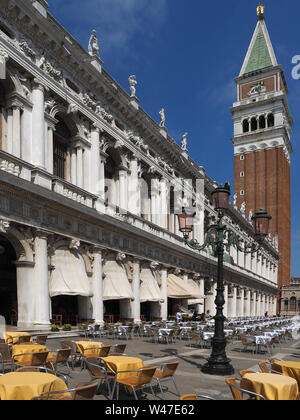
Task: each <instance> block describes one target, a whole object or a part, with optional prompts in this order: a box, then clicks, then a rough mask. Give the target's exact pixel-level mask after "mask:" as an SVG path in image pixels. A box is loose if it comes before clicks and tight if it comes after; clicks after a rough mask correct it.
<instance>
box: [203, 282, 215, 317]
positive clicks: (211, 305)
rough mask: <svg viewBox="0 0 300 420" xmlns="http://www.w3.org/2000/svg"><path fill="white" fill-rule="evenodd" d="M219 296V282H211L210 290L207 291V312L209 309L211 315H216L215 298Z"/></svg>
mask: <svg viewBox="0 0 300 420" xmlns="http://www.w3.org/2000/svg"><path fill="white" fill-rule="evenodd" d="M216 296H217V283H216V282H215V281H213V282H211V284H210V290H209V291H208V292H207V293H206V301H205V312H207V311H209V312H210V315H211V316H215V315H216V305H215V300H216Z"/></svg>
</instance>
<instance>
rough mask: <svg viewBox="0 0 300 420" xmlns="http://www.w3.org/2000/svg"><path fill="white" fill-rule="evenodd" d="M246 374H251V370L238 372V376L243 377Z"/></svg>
mask: <svg viewBox="0 0 300 420" xmlns="http://www.w3.org/2000/svg"><path fill="white" fill-rule="evenodd" d="M246 373H253V372H252V371H251V370H240V375H241V377H243V376H244V375H246Z"/></svg>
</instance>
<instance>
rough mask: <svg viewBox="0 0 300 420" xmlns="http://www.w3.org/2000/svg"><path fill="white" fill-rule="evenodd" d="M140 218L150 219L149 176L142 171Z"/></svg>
mask: <svg viewBox="0 0 300 420" xmlns="http://www.w3.org/2000/svg"><path fill="white" fill-rule="evenodd" d="M140 192H141V214H142V218H143V219H145V220H149V221H151V176H150V175H148V174H146V173H143V175H142V177H141V181H140Z"/></svg>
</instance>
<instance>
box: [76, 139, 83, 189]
mask: <svg viewBox="0 0 300 420" xmlns="http://www.w3.org/2000/svg"><path fill="white" fill-rule="evenodd" d="M76 167H77V186H78V187H79V188H83V149H82V147H81V146H78V147H77V164H76Z"/></svg>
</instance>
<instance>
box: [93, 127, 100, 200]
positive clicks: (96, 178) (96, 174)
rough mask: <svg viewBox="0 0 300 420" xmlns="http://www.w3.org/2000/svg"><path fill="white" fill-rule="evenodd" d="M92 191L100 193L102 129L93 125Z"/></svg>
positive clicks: (96, 193)
mask: <svg viewBox="0 0 300 420" xmlns="http://www.w3.org/2000/svg"><path fill="white" fill-rule="evenodd" d="M91 179H92V182H91V192H92V193H93V194H95V195H99V193H100V129H99V128H98V127H96V126H93V127H92V132H91Z"/></svg>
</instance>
